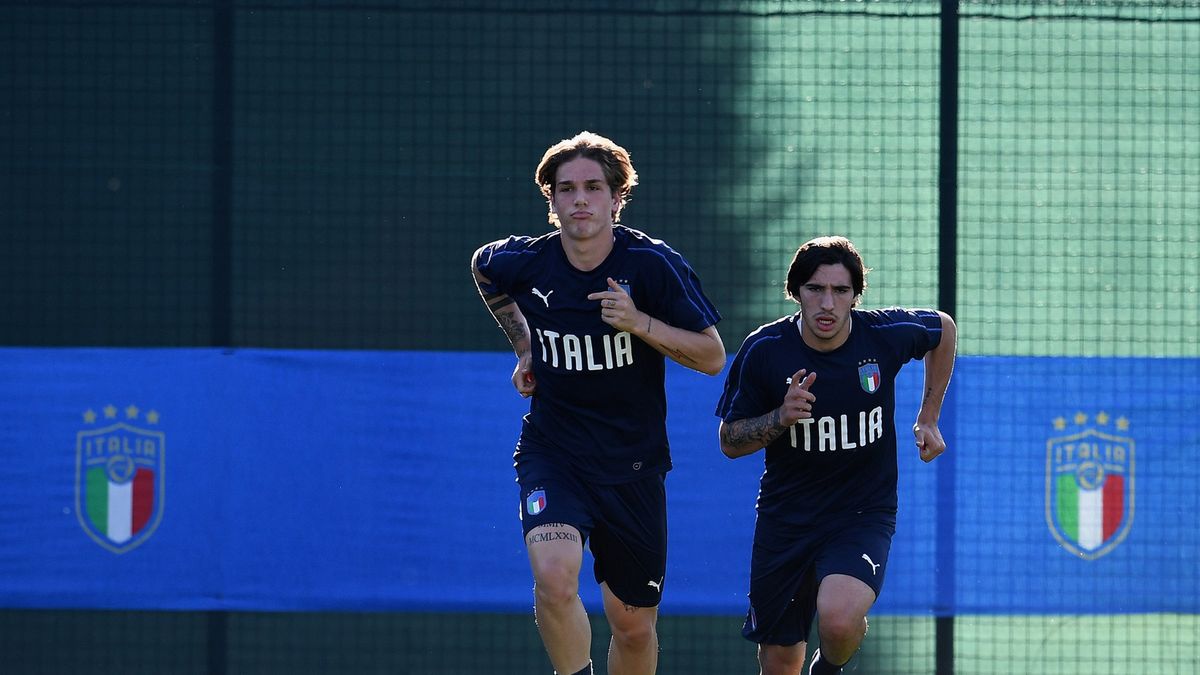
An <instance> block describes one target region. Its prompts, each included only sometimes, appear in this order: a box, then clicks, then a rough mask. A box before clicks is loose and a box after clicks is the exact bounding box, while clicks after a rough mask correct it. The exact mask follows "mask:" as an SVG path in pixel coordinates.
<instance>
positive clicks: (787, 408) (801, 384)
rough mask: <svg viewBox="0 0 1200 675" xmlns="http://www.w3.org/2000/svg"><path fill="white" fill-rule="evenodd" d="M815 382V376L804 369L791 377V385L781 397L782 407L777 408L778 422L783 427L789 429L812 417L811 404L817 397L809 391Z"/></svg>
mask: <svg viewBox="0 0 1200 675" xmlns="http://www.w3.org/2000/svg"><path fill="white" fill-rule="evenodd" d="M816 381H817V374H816V373H810V372H808V371H807V370H805V369H804V368H801V369H800V370H797V371H796V373H795V374H794V375H792V383H791V384H789V385H788V389H787V394H786V395H784V397H783V405H781V406H779V421H780V422H782V423H783V424H784V425H785V426H789V427H790V426H792V425H793V424H795V423H796V422H797V421H799V420H802V419H807V418H809V417H812V404H813V401H815V400H817V396H816V394H814V393H812V392H811V391H809V389H810V388H812V385H813V382H816Z"/></svg>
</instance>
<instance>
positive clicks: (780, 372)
mask: <svg viewBox="0 0 1200 675" xmlns="http://www.w3.org/2000/svg"><path fill="white" fill-rule="evenodd" d="M851 321H852V324H851V328H850V335H849V337H848V338H847V340H846V342H845V343H844V344H842V345H841V346H840V347H838V348H837V349H835V350H833V351H831V352H819V351H817V350H815V349H812V348H811V347H809V346H808V345H807V344H805V343H804V340H803V338H801V336H800V322H801V317H800V314H799V313H797V314H794V315H792V316H788V317H784V318H781V319H779V320H777V321H775V322H773V323H769V324H766V325H763V326H761V327H759V328H758V329H757V330H756V331H754V332H753V333H751V334H750V335H749V336H748V337H747V338H746V340H745V342H744V343H743V344H742V347H741V349H740V350H739V351H738V354H737V356H736V357H735V358H734V360H733V363H732V365H731V366H730V367H729V372H728V374H727V376H726V380H725V391H724V393H723V394H722V395H721V399H720V401H718V403H717V409H716V415H717V416H718V417H720V418H721V419H722V420H724V421H725V422H726V423H729V422H734V421H737V420H741V419H749V418H754V417H759V416H761V415H764V414H766V413H768V412H770V411H771V410H774V409H775V408H778V407H779V406H780V405H781V404H782V403H783V398H784V396H785V395H786V393H787V388H788V378H790V377H791V376H792V375H793V374H794V373H796V371H798V370H800V369H801V368H805V369H807V370H808V372H810V373H813V372H815V373H816V374H817V379H816V382H814V383H813V385H812V388H811V389H810V390H809V391H811V392H812V393H813V394H814V395H815V396H816V401H814V402H813V408H812V418H811V419H803V420H800V421H799V422H797V423H796V424H794V425H792V427H791V429H789V430H788V431H787V432H785V433H784V434H782V435H781V436H780V437H779V438H777V439H775V440H774V441H772V442H771V443H770V444H769V445H768V446H767V448H766V470H765V471H764V472H763V475H762V480H761V482H760V485H759V492H758V507H757V508H758V513H759V516H760V517H767V518H768V519H770V520H772V521H775V522H781V523H786V524H791V525H799V526H803V525H807V524H809V523H812V522H815V521H816V520H818V519H821V518H822V517H824V516H828V515H836V514H846V513H854V512H870V511H876V512H888V513H892V514H895V512H896V426H895V415H896V395H895V393H896V392H895V378H896V374H897V373H898V372H900V367H901V366H903V365H904V364H905V363H907V362H908V361H910V360H912V359H917V358H921V357H923V356H924V355H925V353H926V352H927V351H929V350H931V349H933V348H934V347H937V345H938V343H939V342H940V341H941V337H942V321H941V317H940V316H939V315H938V313H937V312H936V311H934V310H929V309H917V310H907V309H899V308H890V309H880V310H871V311H864V310H852V311H851Z"/></svg>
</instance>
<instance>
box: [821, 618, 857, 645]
mask: <svg viewBox="0 0 1200 675" xmlns="http://www.w3.org/2000/svg"><path fill="white" fill-rule="evenodd" d="M819 631H820V633H821V642H822V643H825V644H830V645H837V646H838V647H841V648H857V647H858V645H859V643H861V642H862V639H863V636H864V635H866V634H867V619H866V617H863V616H858V615H857V614H839V613H833V614H830V615H829V616H822V617H820V623H819Z"/></svg>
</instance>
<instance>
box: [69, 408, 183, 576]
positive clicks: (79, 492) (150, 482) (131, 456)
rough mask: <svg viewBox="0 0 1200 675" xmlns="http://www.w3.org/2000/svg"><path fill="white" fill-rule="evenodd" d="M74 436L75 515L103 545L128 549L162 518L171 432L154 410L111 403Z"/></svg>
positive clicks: (91, 416)
mask: <svg viewBox="0 0 1200 675" xmlns="http://www.w3.org/2000/svg"><path fill="white" fill-rule="evenodd" d="M83 421H84V424H85V425H86V428H84V429H82V430H80V431H79V432H78V433H76V434H75V514H76V516H77V517H78V518H79V524H80V525H82V526H83V531H84V532H86V533H87V535H88V536H89V537H91V538H92V540H93V541H95V542H96V543H97V544H99V545H100V546H103V547H104V548H106V549H108V550H109V551H112V552H113V553H125V552H126V551H129V550H131V549H133V548H136V547H137V546H139V545H140V544H142V543H143V542H145V541H146V540H147V539H148V538H149V537H150V535H152V534H153V533H154V530H155V529H156V528H157V527H158V524H159V522H160V521H161V520H162V511H163V484H164V481H163V478H164V475H163V474H164V467H165V461H164V460H165V452H166V435H165V434H164V433H163V432H162V431H159V430H157V429H154V428H153V427H156V426H157V425H158V423H159V414H158V412H157V411H155V410H149V411H146V412H145V413H144V414H143V413H142V411H141V410H140V409H139V408H138V407H137V406H135V405H129V406H126V407H125V408H122V409H118V408H117V407H116V406H113V405H111V404H110V405H107V406H105V407H103V408H101V409H100V412H99V413H97V412H96V411H95V410H91V409H89V410H87V411H85V412H84V413H83Z"/></svg>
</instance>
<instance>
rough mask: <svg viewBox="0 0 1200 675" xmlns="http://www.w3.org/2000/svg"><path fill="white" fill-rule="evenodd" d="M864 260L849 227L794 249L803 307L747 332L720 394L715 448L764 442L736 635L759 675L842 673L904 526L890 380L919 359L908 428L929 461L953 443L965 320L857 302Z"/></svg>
mask: <svg viewBox="0 0 1200 675" xmlns="http://www.w3.org/2000/svg"><path fill="white" fill-rule="evenodd" d="M868 271H869V269H868V268H866V267H865V266H864V265H863V261H862V258H861V257H860V256H859V253H858V251H857V250H856V249H855V247H854V245H853V244H852V243H851V242H850V241H849V240H847V239H846V238H844V237H820V238H817V239H813V240H811V241H809V242H807V243H805V244H804V245H802V246H801V247H800V249H799V250H798V251H797V252H796V256H795V258H794V259H793V260H792V264H791V268H790V269H789V270H788V274H787V285H786V288H787V294H788V296H789V297H790V298H792V299H793V300H795V301H796V302H797V303H799V304H800V311H799V312H797V313H796V314H793V315H791V316H786V317H783V318H780V319H778V320H776V321H774V322H772V323H769V324H766V325H763V326H761V327H759V328H758V329H757V330H755V331H754V332H753V333H751V334H750V335H749V337H747V338H746V340H745V342H744V343H743V344H742V347H741V349H740V350H739V351H738V354H737V356H736V357H734V360H733V364H732V365H731V366H730V368H729V372H728V374H727V376H726V381H725V390H724V393H723V394H722V395H721V399H720V401H719V402H718V404H717V410H716V414H717V416H718V417H720V418H721V424H720V430H719V435H720V443H721V451H722V452H724V453H725V455H726V456H727V457H730V458H731V459H732V458H738V457H744V456H746V455H750V454H753V453H755V452H757V451H758V450H759V449H760V448H766V460H765V461H766V471H764V473H763V475H762V479H761V483H760V487H759V493H758V506H757V509H758V519H757V522H756V525H755V529H754V548H753V552H752V553H751V559H750V608H749V610H748V612H747V614H746V621H745V624H744V625H743V627H742V634H743V635H744V636H745V637H746V638H747V639H748V640H751V641H753V642H756V643H758V645H759V647H758V661H759V666H760V668H761V672H762V673H763V675H781V674H783V673H787V674H788V675H796V674H798V673H800V671H801V668H802V667H803V666H804V657H805V647H806V644H807V641H808V638H809V632H810V630H811V628H812V623H813V617H814V614H815V615H817V616H819V621H818V632H819V633H820V647H819V649H818V650H817V652H816V654H815V655H814V657H813V661H812V664H811V666H810V668H809V671H808V672H809V673H810V675H824V674H826V673H840V672H842V666H843V665H844V664H845V663H846V662H847V661H849V660H850V657H852V656H853V655H854V653H855V652H856V651H857V650H858V647H859V645H860V644H861V643H862V639H863V637H864V636H865V635H866V632H867V611H868V610H869V609H870V608H871V606H872V605H873V604H874V603H875V600H876V598H877V597H878V596H879V591H880V589H881V588H882V586H883V577H884V573H885V572H886V571H887V561H888V551H889V550H890V549H891V543H892V534H893V533H894V532H895V529H896V452H897V450H896V429H895V424H894V418H895V379H896V374H897V373H898V372H899V371H900V368H901V366H903V365H904V364H905V363H906V362H908V361H909V360H911V359H917V358H922V357H924V360H925V387H924V396H923V398H922V401H921V409H920V411H919V412H918V413H917V420H916V424H914V425H913V434H914V436H915V440H916V446H917V449H918V451H919V452H920V457H921V459H922V460H924V461H926V462H929V461H932V460H933V459H934V458H935V457H937V456H938V455H940V454H941V453H942V451H943V450H945V448H946V443H945V441H944V440H943V439H942V434H941V431H940V430H939V429H938V418H939V417H940V414H941V408H942V399H943V397H944V395H945V393H946V387H947V386H948V385H949V383H950V373H951V371H952V370H953V367H954V354H955V343H956V333H957V329H956V327H955V325H954V321H953V320H952V319H951V318H950V316H949V315H947V314H946V313H944V312H940V311H935V310H931V309H900V308H891V309H881V310H873V311H863V310H858V309H854V307H856V306H857V305H858V303H859V300H860V299H861V297H862V294H863V291H864V290H866V285H867V284H866V275H867V272H868Z"/></svg>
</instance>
